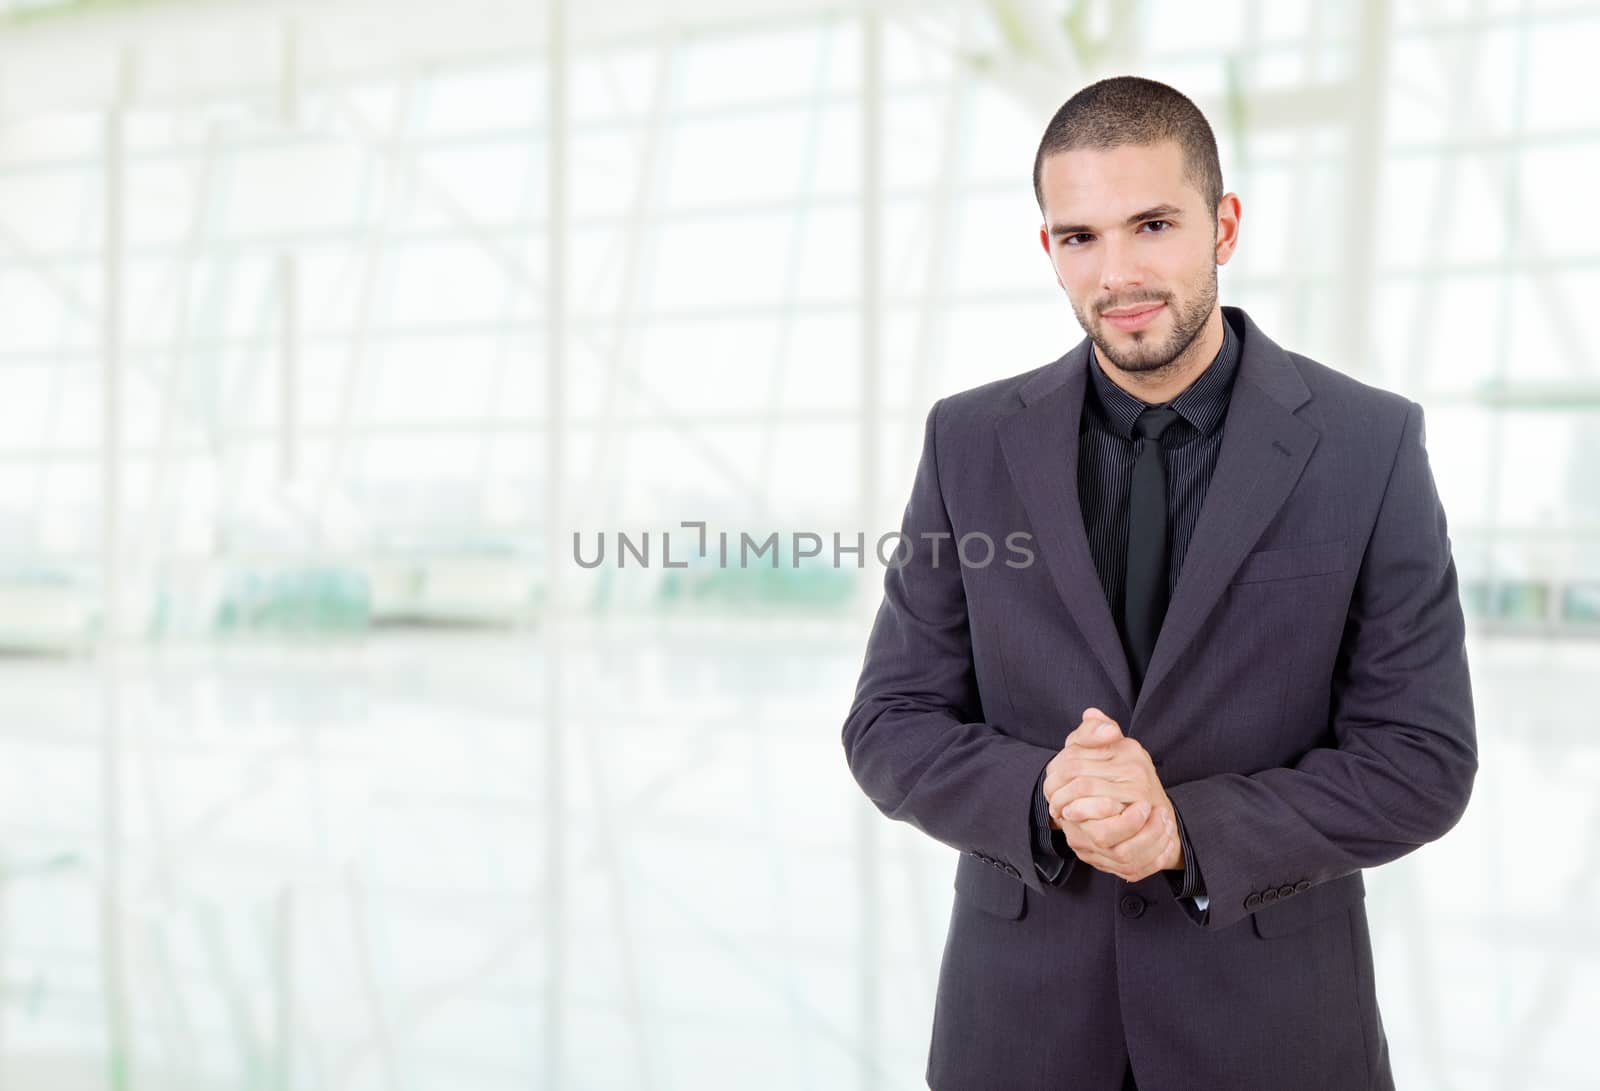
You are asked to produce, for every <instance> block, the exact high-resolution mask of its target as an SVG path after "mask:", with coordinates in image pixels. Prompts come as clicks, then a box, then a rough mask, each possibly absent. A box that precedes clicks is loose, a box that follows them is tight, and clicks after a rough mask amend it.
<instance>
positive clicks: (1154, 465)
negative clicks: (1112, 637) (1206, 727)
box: [1122, 406, 1178, 694]
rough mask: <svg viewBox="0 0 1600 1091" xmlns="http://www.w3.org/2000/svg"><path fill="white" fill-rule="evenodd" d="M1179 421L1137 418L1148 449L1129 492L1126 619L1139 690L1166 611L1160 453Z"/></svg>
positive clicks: (1171, 413) (1173, 414)
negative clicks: (1164, 439)
mask: <svg viewBox="0 0 1600 1091" xmlns="http://www.w3.org/2000/svg"><path fill="white" fill-rule="evenodd" d="M1177 420H1178V413H1177V411H1176V410H1174V409H1168V408H1166V407H1164V406H1152V407H1150V408H1149V409H1146V410H1145V411H1144V412H1142V413H1140V414H1139V419H1138V420H1136V421H1134V422H1133V427H1134V431H1135V432H1136V433H1138V435H1139V436H1141V437H1142V438H1143V439H1144V447H1143V449H1142V450H1140V452H1139V457H1138V458H1137V460H1135V462H1134V464H1133V488H1132V490H1131V491H1130V492H1129V494H1128V586H1127V594H1126V595H1125V597H1124V601H1123V607H1122V623H1123V637H1124V639H1126V640H1127V642H1128V667H1129V669H1130V670H1131V671H1132V673H1133V692H1134V693H1135V694H1137V693H1138V692H1139V688H1140V687H1141V686H1142V685H1143V684H1144V672H1145V671H1146V669H1148V668H1149V666H1150V655H1151V653H1152V652H1153V651H1155V646H1156V634H1157V633H1159V632H1161V619H1162V618H1163V617H1165V616H1166V613H1167V467H1166V463H1165V462H1164V461H1163V460H1162V457H1161V434H1162V433H1163V432H1165V431H1166V430H1167V428H1168V427H1170V426H1171V425H1172V424H1173V423H1174V422H1176V421H1177Z"/></svg>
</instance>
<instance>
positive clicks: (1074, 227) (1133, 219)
mask: <svg viewBox="0 0 1600 1091" xmlns="http://www.w3.org/2000/svg"><path fill="white" fill-rule="evenodd" d="M1182 211H1183V210H1182V209H1180V208H1179V207H1178V206H1177V205H1155V206H1153V207H1151V208H1147V209H1145V210H1144V211H1142V212H1135V213H1134V214H1133V215H1132V216H1129V217H1128V218H1127V219H1126V220H1124V221H1123V223H1124V224H1126V225H1127V226H1128V227H1132V226H1134V225H1135V224H1140V223H1143V222H1144V221H1145V220H1161V219H1166V220H1170V219H1175V218H1176V217H1177V216H1178V215H1180V214H1181V213H1182ZM1079 234H1087V235H1092V234H1094V228H1092V227H1089V226H1088V225H1087V224H1051V225H1050V235H1051V237H1053V238H1056V237H1060V236H1062V235H1079Z"/></svg>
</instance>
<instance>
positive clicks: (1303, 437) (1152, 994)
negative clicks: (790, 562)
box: [843, 308, 1478, 1091]
mask: <svg viewBox="0 0 1600 1091" xmlns="http://www.w3.org/2000/svg"><path fill="white" fill-rule="evenodd" d="M1226 310H1227V312H1228V313H1229V314H1230V315H1234V316H1236V317H1237V318H1238V319H1240V320H1241V323H1242V326H1243V328H1244V330H1245V336H1244V344H1243V346H1242V356H1241V358H1240V361H1239V373H1238V375H1237V377H1236V380H1235V385H1234V390H1233V396H1232V401H1231V403H1230V406H1229V410H1228V416H1227V418H1226V420H1225V422H1224V429H1225V431H1224V435H1223V439H1222V445H1221V448H1220V450H1219V452H1218V455H1217V464H1216V469H1215V471H1214V475H1213V477H1212V480H1211V484H1210V487H1209V489H1208V491H1207V493H1206V498H1205V503H1204V506H1203V508H1202V510H1201V514H1200V516H1199V521H1198V523H1197V524H1196V526H1195V529H1194V533H1193V537H1192V538H1191V540H1190V546H1189V550H1188V553H1187V555H1186V557H1185V560H1184V565H1183V570H1182V572H1181V573H1180V574H1179V579H1178V583H1177V585H1176V586H1175V587H1174V588H1173V591H1172V597H1171V602H1170V605H1169V606H1168V610H1167V614H1166V618H1165V621H1164V622H1163V625H1162V629H1161V633H1160V637H1159V640H1158V641H1157V643H1156V647H1155V651H1154V656H1153V659H1152V661H1151V664H1150V668H1149V673H1148V676H1147V678H1146V681H1145V683H1144V686H1143V688H1142V690H1141V692H1140V693H1139V695H1138V699H1137V701H1136V702H1135V701H1132V700H1131V696H1132V695H1131V687H1130V681H1129V672H1128V665H1127V662H1126V660H1125V658H1124V655H1123V652H1122V647H1121V643H1120V641H1119V639H1118V636H1117V629H1116V625H1115V623H1114V621H1113V619H1112V617H1111V613H1110V610H1109V609H1108V607H1107V605H1106V599H1105V595H1104V594H1103V592H1102V591H1101V588H1100V585H1099V578H1098V576H1097V575H1096V572H1095V568H1094V564H1093V561H1092V558H1091V556H1090V553H1089V547H1088V540H1087V537H1086V535H1085V532H1084V527H1083V519H1082V516H1081V513H1080V510H1079V506H1078V497H1077V484H1076V482H1077V466H1076V461H1077V451H1078V441H1077V428H1078V419H1079V408H1080V406H1081V404H1082V399H1083V396H1084V384H1085V379H1086V376H1087V370H1086V368H1087V363H1088V353H1089V351H1090V345H1089V342H1088V340H1087V339H1085V340H1084V341H1082V342H1080V343H1079V344H1078V345H1077V346H1076V347H1074V348H1073V349H1072V350H1070V351H1069V352H1067V353H1066V354H1065V355H1064V356H1062V357H1061V358H1060V359H1058V360H1056V361H1054V362H1052V363H1050V364H1047V365H1045V366H1043V367H1041V368H1038V369H1036V370H1033V371H1030V372H1027V373H1024V374H1021V375H1016V376H1012V377H1010V378H1006V379H1001V380H998V381H996V382H992V383H988V384H985V385H983V386H980V387H976V388H974V389H971V390H967V391H963V392H962V393H959V394H954V395H951V396H949V397H945V398H942V399H940V400H939V401H938V402H936V403H935V404H934V406H933V408H932V410H931V411H930V412H929V413H928V418H927V424H926V429H925V432H924V438H923V448H922V457H921V461H920V463H919V464H918V466H917V471H916V479H915V482H914V484H913V486H912V490H911V498H910V501H909V503H908V504H907V505H906V509H905V515H904V521H903V525H902V527H901V531H902V533H903V534H904V535H906V536H907V539H908V540H909V542H910V545H911V548H910V549H909V551H908V552H907V553H906V554H905V556H906V560H905V563H904V564H903V565H901V566H899V567H890V568H889V569H888V571H887V572H886V574H885V578H884V597H883V604H882V606H881V607H880V609H879V611H878V615H877V619H876V622H875V623H874V625H873V629H872V634H871V637H870V639H869V642H868V645H867V650H866V656H865V662H864V664H863V667H862V671H861V677H860V682H859V685H858V687H857V690H856V693H855V698H854V702H853V704H852V706H851V708H850V711H849V714H848V717H847V719H846V721H845V724H844V730H843V743H844V749H845V754H846V758H847V761H848V763H849V767H850V771H851V773H852V775H853V776H854V777H855V779H856V781H857V782H858V783H859V784H860V786H861V788H862V790H863V791H864V792H865V793H866V795H867V796H868V798H870V799H871V800H872V802H873V803H874V804H875V805H876V806H877V807H878V808H879V809H880V810H881V811H882V812H883V813H884V814H886V815H887V816H889V817H890V818H893V819H898V820H901V821H905V822H909V823H911V824H912V825H913V826H915V827H916V828H918V829H920V830H922V831H923V832H924V833H926V834H928V835H929V836H931V837H933V838H935V839H937V840H939V841H941V842H943V843H944V844H946V845H949V846H951V847H953V848H955V849H958V850H960V852H961V855H960V857H959V858H958V859H957V863H956V870H955V895H956V896H955V902H954V906H953V909H952V912H951V917H950V924H949V932H948V935H947V939H946V944H945V948H944V956H943V960H942V964H941V966H940V972H939V985H938V995H937V1000H936V1005H935V1012H934V1018H933V1028H932V1035H931V1041H930V1045H929V1052H928V1068H927V1078H928V1082H929V1084H930V1085H931V1086H933V1087H936V1088H991V1087H1006V1088H1009V1089H1015V1091H1025V1089H1027V1088H1052V1089H1065V1088H1073V1089H1081V1091H1116V1089H1117V1088H1118V1087H1119V1086H1120V1080H1121V1076H1122V1073H1123V1070H1124V1068H1125V1067H1126V1066H1127V1065H1128V1063H1129V1062H1130V1059H1131V1063H1132V1066H1133V1070H1134V1073H1135V1074H1136V1076H1137V1078H1138V1082H1139V1086H1140V1088H1141V1089H1142V1091H1169V1089H1170V1091H1180V1089H1181V1091H1190V1089H1210V1088H1216V1089H1227V1091H1249V1089H1253V1088H1262V1089H1266V1088H1272V1089H1274V1091H1276V1089H1279V1088H1283V1087H1316V1088H1322V1089H1345V1088H1349V1089H1355V1088H1372V1087H1379V1088H1387V1087H1392V1086H1393V1080H1392V1076H1391V1075H1390V1066H1389V1057H1388V1048H1387V1041H1386V1038H1385V1035H1384V1030H1383V1023H1382V1019H1381V1017H1380V1015H1379V1012H1378V1008H1377V1001H1376V997H1375V993H1374V982H1373V968H1372V949H1371V942H1370V938H1369V934H1368V928H1367V917H1366V911H1365V905H1364V901H1363V898H1364V894H1365V889H1364V886H1363V883H1362V876H1361V869H1362V868H1365V867H1372V866H1374V865H1377V864H1382V863H1385V862H1387V861H1389V860H1393V859H1395V858H1397V857H1399V856H1403V855H1405V854H1406V853H1408V852H1410V851H1412V850H1413V849H1415V848H1417V847H1418V846H1420V845H1423V844H1426V843H1427V842H1429V841H1431V840H1434V839H1436V838H1438V837H1439V836H1441V835H1442V834H1443V833H1445V832H1446V831H1447V830H1449V829H1450V828H1451V827H1452V826H1453V825H1455V823H1456V822H1457V821H1458V820H1459V819H1460V817H1461V815H1462V812H1463V811H1464V810H1465V808H1466V805H1467V800H1468V797H1469V796H1470V794H1471V790H1472V783H1473V779H1474V776H1475V774H1476V771H1477V765H1478V760H1477V739H1476V731H1475V726H1474V719H1473V710H1472V695H1471V688H1470V681H1469V678H1468V670H1467V658H1466V651H1465V645H1464V639H1463V637H1464V629H1463V619H1462V613H1461V606H1460V600H1459V596H1458V592H1457V586H1456V571H1455V564H1454V561H1453V559H1452V557H1451V549H1450V539H1449V536H1448V533H1447V530H1446V525H1445V515H1444V511H1443V509H1442V508H1441V506H1440V503H1439V498H1438V495H1437V493H1436V491H1435V488H1434V482H1433V477H1432V473H1431V471H1430V469H1429V466H1428V457H1427V454H1426V451H1425V448H1424V437H1423V413H1422V408H1421V407H1420V406H1418V405H1416V404H1415V403H1413V402H1411V401H1410V400H1408V399H1406V398H1404V397H1402V396H1400V395H1397V394H1394V393H1391V392H1388V391H1384V390H1380V389H1378V388H1375V387H1372V386H1368V385H1366V384H1364V383H1361V382H1359V381H1357V380H1355V379H1352V378H1350V377H1349V376H1346V375H1344V374H1341V373H1340V372H1338V371H1335V370H1333V369H1331V368H1328V367H1326V366H1324V365H1322V364H1318V363H1316V362H1315V361H1312V360H1309V359H1307V358H1306V357H1304V356H1299V355H1296V354H1294V353H1291V352H1287V351H1285V350H1283V349H1282V348H1280V347H1278V345H1276V344H1274V343H1273V342H1272V341H1271V340H1270V339H1268V338H1267V337H1266V335H1265V334H1263V333H1262V332H1261V330H1260V329H1258V328H1257V327H1256V325H1255V324H1254V322H1252V321H1251V320H1250V319H1249V317H1248V316H1247V315H1244V314H1243V312H1240V311H1237V309H1235V308H1226ZM1018 531H1020V532H1023V533H1024V534H1025V535H1027V536H1028V537H1025V538H1018V539H1013V543H1014V544H1018V545H1020V546H1022V547H1023V548H1026V549H1030V550H1031V551H1032V552H1033V554H1034V556H1033V558H1032V563H1025V561H1024V559H1023V558H1022V556H1021V553H1020V551H1019V550H1015V549H1013V550H1008V549H1007V547H1006V545H1005V543H1006V540H1007V535H1009V534H1012V533H1013V532H1018ZM978 532H982V533H983V534H986V535H988V537H989V538H990V539H991V540H992V541H993V542H994V543H995V546H996V555H995V559H994V560H993V562H992V563H990V564H988V565H982V564H980V563H979V562H981V561H982V559H983V555H984V552H985V551H984V548H983V546H982V541H981V539H979V538H972V539H970V540H969V541H968V546H969V549H968V550H967V553H966V557H967V563H963V562H961V561H958V560H957V559H956V554H955V551H954V548H953V545H952V540H949V539H945V540H941V541H940V542H939V545H940V546H941V547H942V548H941V549H940V551H939V555H938V562H939V563H937V564H935V563H934V557H933V550H932V549H931V548H930V545H931V544H932V542H933V539H932V538H924V537H921V536H922V535H941V534H944V535H952V536H953V539H954V540H956V541H959V540H961V539H963V537H964V536H968V535H975V534H977V533H978ZM1007 561H1010V562H1011V563H1010V564H1008V563H1006V562H1007ZM1089 705H1095V706H1098V707H1100V708H1101V709H1103V710H1105V711H1106V712H1107V713H1108V714H1109V715H1111V716H1112V717H1113V718H1114V719H1116V720H1117V721H1118V722H1119V723H1120V724H1121V725H1122V727H1123V730H1124V732H1125V733H1126V734H1128V735H1129V736H1131V737H1132V738H1135V739H1137V740H1138V741H1139V742H1140V743H1141V744H1142V745H1143V746H1144V747H1145V748H1146V749H1147V750H1148V751H1149V752H1150V754H1151V756H1152V758H1153V760H1154V763H1155V767H1156V771H1157V773H1158V774H1159V775H1160V777H1161V781H1162V784H1163V785H1164V786H1165V787H1166V790H1167V793H1168V795H1169V796H1170V798H1171V799H1172V802H1173V805H1174V806H1175V807H1176V808H1177V810H1178V811H1179V813H1180V814H1181V815H1182V816H1183V821H1184V824H1185V826H1186V828H1187V831H1188V835H1189V838H1190V841H1191V843H1192V845H1193V849H1194V854H1195V858H1196V860H1197V861H1198V863H1199V865H1200V868H1201V871H1202V873H1203V874H1204V877H1205V886H1206V892H1207V894H1208V895H1209V896H1210V899H1211V901H1210V906H1209V909H1208V910H1206V911H1204V912H1202V911H1200V910H1198V909H1196V907H1195V905H1194V903H1193V902H1190V901H1188V900H1187V899H1179V898H1176V897H1175V896H1174V895H1173V892H1172V890H1171V888H1170V887H1169V886H1168V884H1167V882H1166V881H1165V879H1164V878H1163V876H1162V874H1161V873H1159V872H1158V873H1157V874H1155V875H1153V876H1151V877H1149V878H1147V879H1145V880H1143V881H1141V882H1138V883H1131V884H1130V883H1126V882H1124V881H1122V880H1121V879H1118V878H1116V877H1114V876H1111V875H1108V874H1106V873H1104V872H1101V871H1098V870H1096V869H1095V868H1093V867H1091V866H1089V865H1087V864H1084V863H1082V862H1080V861H1073V863H1072V865H1071V866H1069V868H1068V869H1067V871H1066V872H1065V874H1064V875H1063V877H1062V878H1061V879H1060V880H1059V881H1058V882H1057V883H1056V884H1046V883H1044V882H1043V881H1042V880H1041V879H1040V878H1039V876H1038V873H1037V872H1036V871H1035V869H1034V866H1033V862H1032V856H1031V850H1030V808H1031V802H1032V792H1033V788H1034V784H1035V781H1036V779H1037V777H1038V775H1039V771H1040V769H1041V768H1042V767H1043V766H1044V764H1045V763H1046V762H1048V761H1049V760H1050V758H1051V757H1052V756H1054V754H1055V753H1056V752H1057V751H1058V750H1059V749H1060V747H1061V745H1062V741H1063V739H1064V737H1065V736H1066V734H1067V733H1068V732H1069V731H1070V730H1072V728H1074V727H1075V726H1077V723H1078V721H1079V718H1080V715H1081V713H1082V710H1083V709H1084V708H1085V707H1086V706H1089Z"/></svg>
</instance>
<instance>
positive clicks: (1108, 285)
mask: <svg viewBox="0 0 1600 1091" xmlns="http://www.w3.org/2000/svg"><path fill="white" fill-rule="evenodd" d="M1102 255H1103V256H1102V260H1101V265H1100V288H1101V290H1102V291H1104V292H1107V293H1108V294H1110V295H1113V296H1115V295H1117V294H1118V293H1120V292H1125V291H1128V290H1129V289H1131V288H1137V287H1139V285H1140V284H1142V283H1144V274H1143V272H1141V271H1140V269H1139V265H1138V263H1137V261H1136V260H1135V258H1134V255H1133V252H1132V248H1131V247H1128V246H1125V245H1122V244H1120V243H1114V242H1109V241H1108V242H1107V243H1106V245H1105V248H1104V250H1103V251H1102Z"/></svg>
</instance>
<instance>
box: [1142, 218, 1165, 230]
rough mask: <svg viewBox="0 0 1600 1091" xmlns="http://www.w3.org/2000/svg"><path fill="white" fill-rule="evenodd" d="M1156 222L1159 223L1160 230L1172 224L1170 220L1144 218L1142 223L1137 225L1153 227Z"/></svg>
mask: <svg viewBox="0 0 1600 1091" xmlns="http://www.w3.org/2000/svg"><path fill="white" fill-rule="evenodd" d="M1157 224H1160V225H1161V230H1163V231H1165V230H1166V229H1167V228H1169V227H1171V226H1172V221H1171V220H1146V221H1145V222H1144V223H1142V224H1140V225H1139V226H1140V227H1155V226H1156V225H1157Z"/></svg>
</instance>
